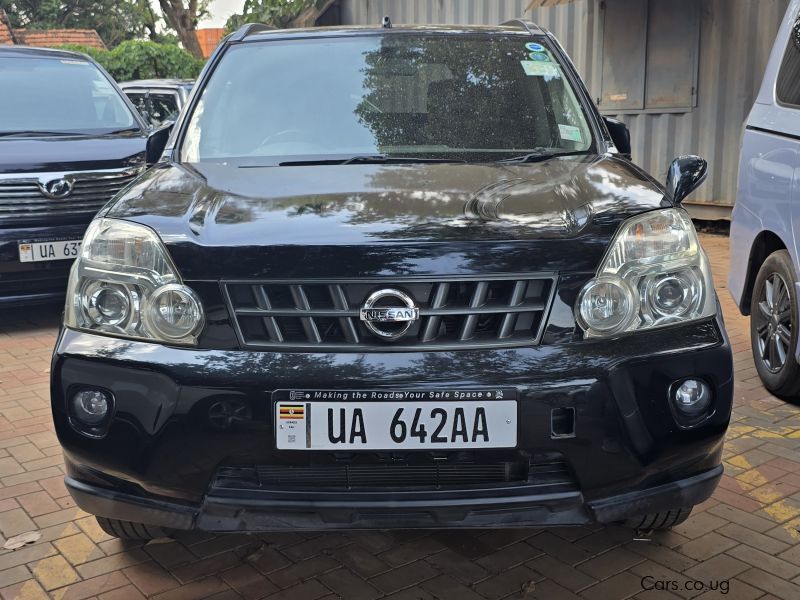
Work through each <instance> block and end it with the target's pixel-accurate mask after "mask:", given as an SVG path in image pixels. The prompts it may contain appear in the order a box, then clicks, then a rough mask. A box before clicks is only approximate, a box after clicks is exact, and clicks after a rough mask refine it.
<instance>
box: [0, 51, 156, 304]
mask: <svg viewBox="0 0 800 600" xmlns="http://www.w3.org/2000/svg"><path fill="white" fill-rule="evenodd" d="M0 89H2V93H0V307H2V306H4V305H9V304H18V303H22V302H24V303H30V302H34V301H47V300H53V299H57V300H60V299H62V298H63V297H64V290H65V289H66V284H67V274H68V272H69V268H70V265H71V264H72V261H73V259H74V258H75V257H76V256H77V255H78V250H79V248H80V243H81V239H82V238H83V234H84V232H85V231H86V226H87V225H88V224H89V221H91V220H92V217H94V215H95V213H96V212H97V211H98V209H100V208H102V206H103V205H104V204H105V203H106V202H108V201H109V200H110V199H111V198H112V197H113V196H114V194H116V193H117V192H118V191H119V190H120V189H122V188H123V187H124V186H125V185H126V184H127V183H129V182H130V181H131V180H133V178H134V177H136V175H137V174H139V173H140V172H141V171H142V170H143V169H144V165H145V143H146V133H145V124H144V122H143V121H142V119H141V117H140V116H139V114H138V113H137V112H136V110H135V109H134V108H133V105H132V104H131V103H130V102H129V101H128V100H127V98H125V96H124V94H122V93H121V91H120V90H119V88H118V87H117V85H116V84H115V83H114V81H113V80H112V79H111V77H109V76H108V74H107V73H105V72H104V71H103V69H102V68H100V67H99V66H98V65H97V64H96V63H94V62H93V61H92V60H91V59H89V58H88V57H87V56H84V55H82V54H78V53H75V52H66V51H60V50H44V49H39V48H20V47H5V46H0Z"/></svg>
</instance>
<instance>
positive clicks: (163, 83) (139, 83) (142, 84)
mask: <svg viewBox="0 0 800 600" xmlns="http://www.w3.org/2000/svg"><path fill="white" fill-rule="evenodd" d="M193 85H194V79H134V80H132V81H123V82H121V83H120V84H119V86H120V87H121V88H123V89H125V88H132V87H137V88H151V87H158V88H164V87H171V88H176V87H187V86H188V87H191V86H193Z"/></svg>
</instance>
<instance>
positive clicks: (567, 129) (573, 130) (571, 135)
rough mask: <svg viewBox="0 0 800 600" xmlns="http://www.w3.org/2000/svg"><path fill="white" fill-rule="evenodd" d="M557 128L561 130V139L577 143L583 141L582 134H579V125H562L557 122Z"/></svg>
mask: <svg viewBox="0 0 800 600" xmlns="http://www.w3.org/2000/svg"><path fill="white" fill-rule="evenodd" d="M558 130H559V132H561V139H562V140H569V141H570V142H578V143H581V142H583V135H581V130H580V128H579V127H575V126H573V125H562V124H561V123H559V124H558Z"/></svg>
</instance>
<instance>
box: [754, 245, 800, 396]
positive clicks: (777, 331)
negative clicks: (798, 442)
mask: <svg viewBox="0 0 800 600" xmlns="http://www.w3.org/2000/svg"><path fill="white" fill-rule="evenodd" d="M795 281H796V278H795V274H794V266H793V265H792V259H791V258H790V257H789V252H788V251H786V250H778V251H777V252H773V253H772V254H770V255H769V256H768V257H767V260H765V261H764V264H763V265H761V269H759V271H758V275H757V276H756V282H755V285H754V286H753V297H752V300H751V304H750V345H751V348H752V350H753V361H754V362H755V364H756V370H757V371H758V375H759V377H760V378H761V381H762V382H763V383H764V387H765V388H767V390H768V391H770V392H772V393H773V394H774V395H776V396H778V397H780V398H784V399H786V400H796V399H797V398H798V397H800V365H798V364H797V361H796V360H795V350H796V349H797V323H798V318H797V302H796V298H795Z"/></svg>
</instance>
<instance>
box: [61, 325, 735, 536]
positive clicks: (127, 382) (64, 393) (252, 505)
mask: <svg viewBox="0 0 800 600" xmlns="http://www.w3.org/2000/svg"><path fill="white" fill-rule="evenodd" d="M732 374H733V371H732V360H731V351H730V345H729V342H728V340H727V338H726V336H725V333H724V328H723V327H722V324H721V322H718V321H717V319H712V320H709V321H707V322H704V323H695V324H691V325H687V326H683V327H676V328H671V329H669V330H662V331H654V332H650V333H642V334H638V335H635V336H630V337H627V338H622V339H619V340H613V341H602V342H600V341H591V340H576V341H570V342H567V343H563V344H558V345H545V344H543V345H541V346H538V347H532V348H521V349H513V350H511V349H508V350H491V351H475V352H470V351H467V352H464V351H462V352H440V353H385V354H356V353H351V354H344V353H343V354H313V353H296V354H292V353H270V352H248V351H239V350H224V351H223V350H195V349H185V348H169V347H165V346H162V345H157V344H149V343H144V342H135V341H129V340H119V339H112V338H108V337H102V336H96V335H91V334H85V333H80V332H75V331H71V330H64V331H63V332H62V335H61V337H60V339H59V342H58V345H57V348H56V352H55V355H54V358H53V368H52V403H53V415H54V420H55V424H56V431H57V433H58V436H59V439H60V441H61V443H62V446H63V448H64V454H65V458H66V464H67V479H66V481H67V486H68V488H69V490H70V492H71V493H72V495H73V497H74V498H75V500H76V502H77V504H78V505H79V506H80V507H81V508H83V509H84V510H86V511H87V512H90V513H93V514H96V515H100V516H105V517H110V518H118V519H123V520H129V521H134V522H141V523H149V524H153V525H161V526H165V527H171V528H177V529H189V528H199V529H203V530H209V531H242V530H248V531H269V530H275V529H282V528H292V529H314V530H318V529H329V528H393V527H432V528H446V527H489V526H495V527H498V526H506V527H513V526H537V527H538V526H550V525H552V526H562V525H578V524H584V523H590V522H601V523H611V522H615V521H620V520H624V519H625V518H626V517H633V516H638V515H642V514H645V513H649V512H654V511H659V510H668V509H674V508H679V507H687V506H691V505H694V504H697V503H699V502H702V501H703V500H705V499H707V498H708V497H709V496H710V495H711V493H712V492H713V490H714V488H715V487H716V485H717V482H718V481H719V478H720V476H721V474H722V467H721V464H720V461H721V453H722V443H723V439H724V434H725V430H726V428H727V424H728V421H729V418H730V412H731V402H732V394H733V381H732ZM686 377H697V378H701V379H703V380H705V381H707V382H708V383H709V384H711V387H712V389H713V391H714V400H713V409H712V410H711V412H710V414H709V416H708V418H707V419H706V420H705V421H703V422H702V423H701V424H700V425H698V426H696V427H694V428H689V429H687V428H682V427H680V426H679V424H678V423H677V422H676V421H675V417H674V415H673V411H672V409H671V408H670V405H669V402H670V401H669V397H668V396H669V394H668V390H669V389H670V388H671V386H672V385H673V384H674V382H675V381H678V380H680V379H682V378H686ZM84 386H96V387H98V388H101V389H105V390H109V391H111V392H112V393H113V394H114V397H115V406H114V413H113V417H112V419H111V423H110V426H109V429H108V431H107V433H105V434H104V435H103V436H102V437H99V438H97V437H90V436H87V435H85V434H82V433H81V432H80V431H79V428H76V427H74V426H73V424H72V423H71V421H70V416H69V413H68V410H67V400H68V399H69V398H70V397H71V394H72V393H74V392H73V390H75V389H76V388H78V387H84ZM481 386H483V387H514V388H516V389H517V390H518V397H519V400H518V413H519V434H518V442H517V447H516V448H513V449H507V450H503V451H500V450H495V451H488V450H487V451H474V452H471V453H464V452H459V451H452V452H440V453H438V455H437V456H433V453H426V452H420V451H415V452H416V453H411V452H407V453H379V452H377V453H376V452H372V453H369V452H362V453H358V452H351V453H346V452H345V453H333V452H297V451H280V450H278V449H276V447H275V441H274V433H273V432H274V427H275V424H274V420H273V416H272V415H273V413H274V411H273V410H271V409H270V407H271V392H272V391H273V390H277V389H293V388H306V389H413V388H418V389H424V388H428V389H433V388H445V387H446V388H458V387H464V388H475V387H481ZM220 403H222V404H223V405H225V406H227V407H229V408H231V407H232V408H233V409H235V410H233V411H232V413H231V414H232V417H231V418H230V419H224V420H222V421H220V420H219V419H211V418H210V417H209V415H210V414H211V412H212V408H213V407H217V408H216V409H215V410H219V408H218V407H219V406H220ZM559 408H571V409H574V414H575V427H574V432H573V433H572V435H570V436H559V435H554V432H553V429H552V422H551V418H552V414H553V411H554V409H559ZM429 454H430V456H429ZM300 455H302V456H300ZM389 455H391V456H389ZM487 457H491V458H492V459H493V460H494V459H497V460H504V461H505V460H507V461H517V462H519V461H525V462H526V464H528V463H529V464H530V467H531V473H534V471H535V470H536V469H537V468H539V467H540V466H541V465H542V464H548V465H552V464H555V463H557V464H558V465H561V466H560V467H559V468H560V469H562V470H561V471H559V473H561V475H559V477H560V478H556V480H553V481H549V482H546V483H542V482H541V481H538V480H535V479H534V477H533V476H531V477H530V478H529V479H528V480H526V481H518V482H514V483H505V484H501V485H477V486H465V487H463V488H442V489H424V490H421V489H407V488H397V489H389V488H383V489H377V490H375V489H373V490H364V491H360V490H335V489H324V488H319V489H315V488H314V487H313V486H307V487H306V488H304V489H283V488H278V487H272V488H270V487H266V488H259V487H257V486H256V487H253V486H246V485H234V486H230V485H221V484H220V483H219V482H220V476H219V473H220V472H221V470H224V469H238V468H245V469H247V468H251V467H247V466H245V467H242V465H269V466H270V467H271V468H275V467H283V466H285V467H288V468H292V469H302V468H304V467H306V466H308V465H309V464H314V465H320V464H336V465H338V464H341V463H342V462H345V463H347V462H348V461H360V462H362V463H363V462H365V461H366V462H367V463H369V462H370V461H372V462H381V461H382V462H381V464H385V463H386V462H396V461H401V462H402V461H408V462H409V463H411V462H413V461H417V463H419V462H420V461H423V462H424V461H425V460H428V459H429V458H430V460H447V461H451V460H452V461H461V460H466V461H472V462H476V461H478V462H480V461H482V460H484V459H486V458H487Z"/></svg>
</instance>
